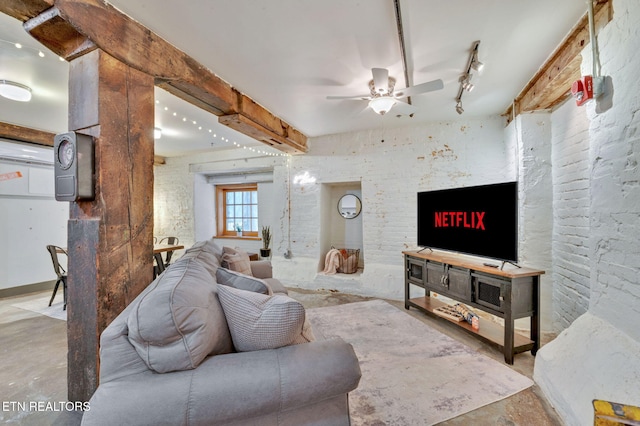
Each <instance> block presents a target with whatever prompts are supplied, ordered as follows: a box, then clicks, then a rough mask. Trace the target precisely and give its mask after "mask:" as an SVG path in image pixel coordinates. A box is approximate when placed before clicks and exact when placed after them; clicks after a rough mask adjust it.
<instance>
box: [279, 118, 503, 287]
mask: <svg viewBox="0 0 640 426" xmlns="http://www.w3.org/2000/svg"><path fill="white" fill-rule="evenodd" d="M503 126H504V122H503V120H502V119H501V118H498V117H497V118H493V119H487V120H478V121H459V122H450V123H434V124H429V125H421V126H414V127H408V128H407V127H404V128H389V127H387V128H386V129H385V130H384V136H383V131H382V130H379V129H378V130H370V131H362V132H353V133H345V134H339V135H330V136H324V137H319V138H313V139H311V140H310V143H309V146H310V150H309V153H307V154H306V155H303V156H295V157H292V158H291V160H290V161H291V162H290V175H291V177H292V179H293V178H294V177H295V176H297V175H301V174H304V173H307V174H308V175H309V176H312V177H314V178H315V179H316V182H315V183H313V184H305V185H293V184H292V186H291V234H290V235H291V237H290V240H291V241H290V249H291V252H292V255H293V257H292V259H291V260H285V259H274V263H275V265H276V266H277V268H278V270H279V271H280V272H282V276H285V277H289V280H290V281H291V282H290V283H291V284H292V285H297V286H301V287H308V288H317V287H318V286H319V285H321V284H319V282H318V281H317V279H318V278H319V277H317V276H316V273H317V271H318V269H319V261H320V260H321V259H323V256H324V253H322V252H321V244H320V241H321V240H322V233H323V232H324V231H323V230H322V229H321V227H320V226H319V225H320V224H321V206H320V203H321V200H322V185H323V184H325V183H336V182H354V181H355V182H361V188H362V215H363V218H362V222H363V247H364V248H363V251H364V257H365V259H366V262H365V265H364V272H363V274H362V276H361V277H360V279H359V280H358V281H357V282H354V281H353V280H349V279H348V280H346V281H344V282H343V281H340V280H335V281H332V282H331V284H332V286H333V288H337V289H338V290H342V291H352V292H358V293H361V294H367V295H377V296H383V297H391V298H402V297H403V282H404V276H403V267H402V264H403V262H402V255H401V252H402V251H403V250H406V249H410V248H415V247H416V229H415V227H416V193H417V192H418V191H424V190H430V189H442V188H452V187H458V186H470V185H479V184H485V183H493V182H500V181H505V180H508V179H515V176H513V175H509V173H510V172H511V171H512V169H511V168H510V167H505V166H506V165H507V164H510V163H511V162H512V161H513V159H512V158H511V157H510V156H511V155H512V154H513V153H512V152H508V150H507V149H506V147H505V143H504V135H503V132H504V127H503ZM383 139H384V141H383ZM288 174H289V170H280V171H279V172H276V173H275V175H274V176H275V181H274V182H275V184H276V185H278V176H279V178H280V183H279V185H280V187H281V188H282V191H283V192H286V189H287V183H286V182H285V181H283V179H285V178H286V176H287V175H288ZM284 204H286V202H285V203H283V205H284ZM282 216H283V217H286V216H288V214H287V212H285V211H284V210H283V214H282ZM286 228H287V226H286V224H283V228H282V232H281V235H282V236H286V235H287V234H288V233H287V229H286ZM278 244H279V245H278V247H279V250H278V251H280V252H281V251H283V250H284V249H286V248H287V247H288V246H289V241H287V240H281V241H280V242H279V243H278ZM320 278H321V277H320ZM321 283H323V284H324V283H325V281H321Z"/></svg>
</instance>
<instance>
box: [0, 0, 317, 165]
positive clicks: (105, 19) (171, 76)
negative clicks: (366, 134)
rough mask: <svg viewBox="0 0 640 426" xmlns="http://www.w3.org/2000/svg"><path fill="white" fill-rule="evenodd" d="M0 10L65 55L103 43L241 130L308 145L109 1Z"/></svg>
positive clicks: (283, 145)
mask: <svg viewBox="0 0 640 426" xmlns="http://www.w3.org/2000/svg"><path fill="white" fill-rule="evenodd" d="M0 12H3V13H6V14H8V15H10V16H13V17H15V18H17V19H20V20H21V21H23V22H24V27H25V29H26V30H27V31H28V32H29V33H30V34H31V35H32V36H33V37H34V38H36V39H37V40H38V41H40V42H41V43H42V44H44V45H45V46H47V47H48V48H49V49H51V50H52V51H53V52H55V53H56V54H58V55H60V56H62V57H63V58H65V59H67V60H72V59H74V58H76V57H77V56H79V55H82V54H84V53H87V52H88V51H90V50H93V49H95V48H100V49H102V50H103V51H105V52H106V53H108V54H109V55H111V56H113V57H114V58H116V59H118V60H120V61H121V62H123V63H125V64H127V65H128V66H130V67H132V68H135V69H137V70H139V71H142V72H144V73H146V74H148V75H151V76H153V77H154V78H155V81H156V85H157V86H159V87H161V88H163V89H165V90H167V91H169V92H170V93H172V94H173V95H175V96H177V97H179V98H181V99H184V100H185V101H187V102H189V103H191V104H193V105H195V106H198V107H200V108H202V109H204V110H206V111H208V112H211V113H212V114H215V115H217V116H219V117H221V119H220V120H219V121H220V122H221V123H223V124H226V125H228V126H230V127H232V128H234V129H235V130H238V131H240V132H241V133H244V134H246V135H248V136H250V137H253V138H255V139H257V140H259V141H261V142H264V143H266V144H269V145H271V146H274V147H275V148H276V149H279V150H281V151H284V152H288V153H292V154H300V153H305V152H306V151H307V137H306V136H305V135H304V134H302V133H301V132H299V131H298V130H296V129H295V128H293V127H292V126H291V125H289V124H288V123H286V122H285V121H283V120H281V119H279V118H278V117H276V116H275V115H273V114H272V113H271V112H269V111H268V110H266V109H265V108H264V107H262V106H260V105H259V104H257V103H256V102H255V101H253V100H251V98H249V97H248V96H246V95H244V94H242V93H240V92H239V91H237V90H236V89H234V88H233V87H232V86H231V85H230V84H228V83H227V82H225V81H224V80H222V79H221V78H219V77H218V76H216V75H215V74H214V73H213V72H211V71H210V70H208V69H207V68H206V67H204V66H203V65H201V64H200V63H198V62H197V61H195V60H194V59H193V58H191V57H189V56H188V55H187V54H186V53H184V52H182V51H181V50H179V49H177V48H176V47H174V46H172V45H171V44H169V43H168V42H166V41H165V40H164V39H162V38H160V37H159V36H158V35H156V34H154V33H153V32H151V31H150V30H149V29H147V28H145V27H143V26H142V25H141V24H139V23H138V22H136V21H134V20H133V19H131V18H129V17H128V16H126V15H124V14H122V13H121V12H119V11H118V10H117V9H115V8H114V7H113V6H111V5H110V4H108V3H106V2H103V1H100V0H82V1H79V0H8V1H3V2H2V3H0ZM247 123H249V124H247ZM274 141H276V142H277V143H274Z"/></svg>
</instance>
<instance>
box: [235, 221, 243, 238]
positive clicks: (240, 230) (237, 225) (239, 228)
mask: <svg viewBox="0 0 640 426" xmlns="http://www.w3.org/2000/svg"><path fill="white" fill-rule="evenodd" d="M236 235H237V236H238V237H242V226H240V224H239V223H236Z"/></svg>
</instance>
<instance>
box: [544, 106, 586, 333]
mask: <svg viewBox="0 0 640 426" xmlns="http://www.w3.org/2000/svg"><path fill="white" fill-rule="evenodd" d="M551 121H552V126H553V130H552V134H553V165H554V167H553V182H554V185H553V203H554V215H553V288H554V294H553V310H554V318H553V320H554V328H555V329H556V330H564V329H565V328H567V327H568V326H569V325H570V324H571V323H572V322H573V321H574V320H575V319H576V318H578V317H579V316H580V315H582V314H584V313H585V312H586V311H587V310H588V309H589V297H590V285H591V284H590V282H589V280H590V266H591V261H590V259H589V203H590V198H589V175H590V164H589V121H588V119H587V114H586V108H584V107H581V108H578V107H577V106H576V104H575V102H574V101H573V100H570V101H568V102H566V103H565V104H564V105H562V106H561V107H560V108H559V109H558V110H556V111H555V112H554V113H553V115H552V117H551Z"/></svg>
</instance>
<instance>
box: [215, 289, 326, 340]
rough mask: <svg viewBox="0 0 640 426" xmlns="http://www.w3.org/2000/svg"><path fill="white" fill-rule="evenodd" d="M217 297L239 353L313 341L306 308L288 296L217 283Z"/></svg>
mask: <svg viewBox="0 0 640 426" xmlns="http://www.w3.org/2000/svg"><path fill="white" fill-rule="evenodd" d="M218 298H219V299H220V304H221V305H222V309H223V310H224V314H225V317H226V318H227V323H228V324H229V331H230V332H231V338H232V340H233V344H234V346H235V348H236V350H237V351H239V352H246V351H259V350H263V349H276V348H280V347H282V346H288V345H295V344H299V343H307V342H311V341H313V340H314V337H313V333H312V331H311V326H310V325H309V324H308V323H307V322H306V319H305V311H304V307H303V306H302V305H301V304H300V302H298V301H296V300H294V299H292V298H290V297H289V296H287V295H284V294H275V295H272V296H266V295H264V294H259V293H254V292H250V291H245V290H238V289H235V288H233V287H227V286H218ZM305 323H306V324H305Z"/></svg>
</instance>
